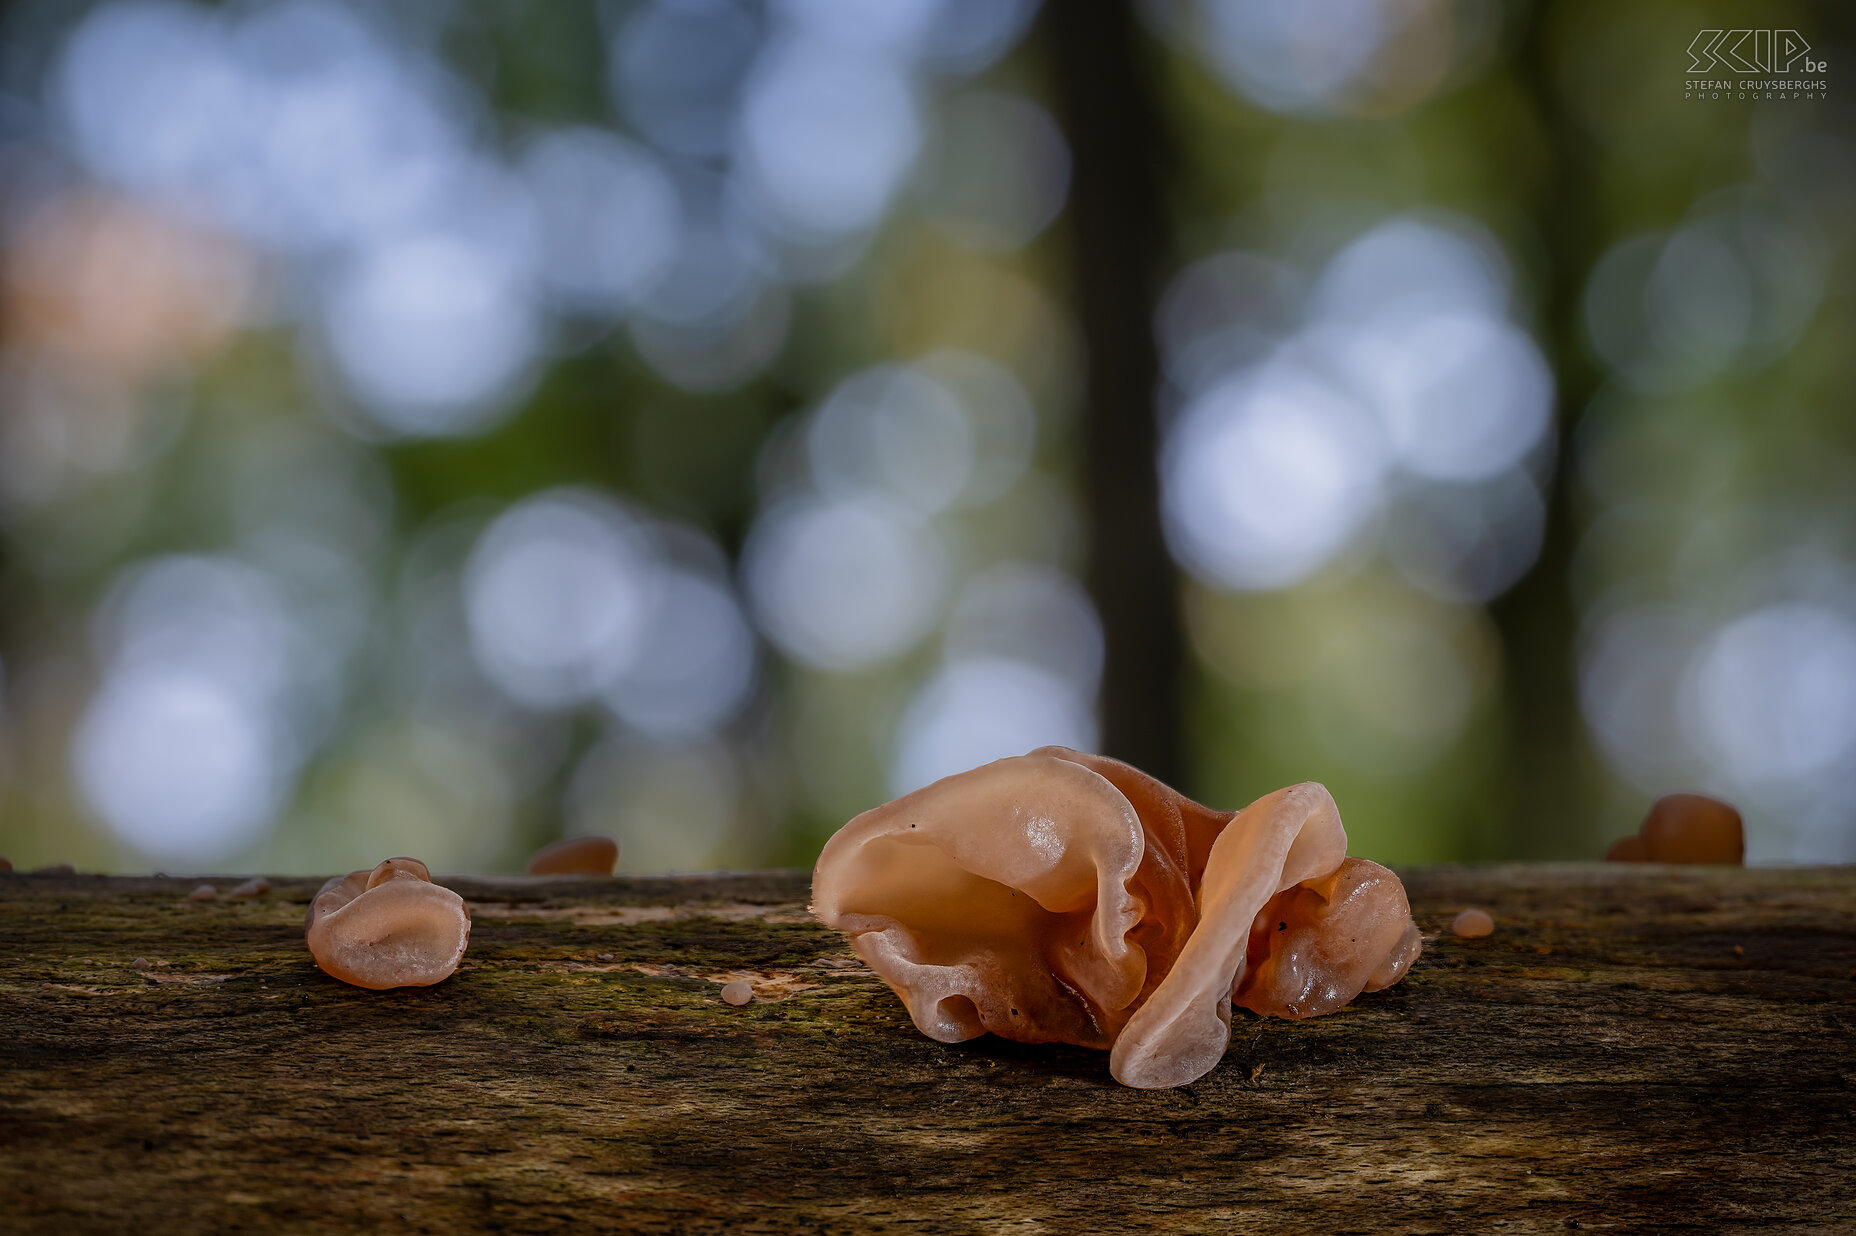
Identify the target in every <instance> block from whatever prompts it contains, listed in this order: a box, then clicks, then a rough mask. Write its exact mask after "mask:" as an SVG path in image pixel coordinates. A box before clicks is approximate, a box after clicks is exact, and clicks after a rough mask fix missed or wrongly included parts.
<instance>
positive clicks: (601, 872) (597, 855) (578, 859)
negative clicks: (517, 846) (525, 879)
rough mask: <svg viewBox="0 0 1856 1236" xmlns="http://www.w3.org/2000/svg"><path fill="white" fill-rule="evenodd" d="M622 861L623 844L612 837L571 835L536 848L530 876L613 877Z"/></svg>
mask: <svg viewBox="0 0 1856 1236" xmlns="http://www.w3.org/2000/svg"><path fill="white" fill-rule="evenodd" d="M618 861H619V843H618V842H616V841H614V840H613V839H612V838H610V837H597V836H588V837H569V838H568V839H567V840H565V841H557V842H555V843H554V844H553V845H550V846H543V847H542V848H541V849H539V850H536V851H535V855H534V857H533V858H531V859H529V860H528V866H527V867H525V868H523V870H525V871H526V872H528V874H529V875H591V876H609V875H611V874H612V869H613V867H615V866H616V865H617V864H618Z"/></svg>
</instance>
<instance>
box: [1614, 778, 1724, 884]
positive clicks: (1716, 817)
mask: <svg viewBox="0 0 1856 1236" xmlns="http://www.w3.org/2000/svg"><path fill="white" fill-rule="evenodd" d="M1605 859H1606V861H1608V862H1614V863H1712V864H1716V865H1721V866H1729V867H1738V866H1740V865H1742V864H1743V863H1745V862H1746V834H1745V830H1744V828H1743V826H1742V824H1741V821H1740V813H1739V812H1738V811H1736V810H1735V809H1734V807H1733V805H1732V804H1731V803H1725V802H1722V801H1721V800H1720V799H1718V798H1710V797H1708V796H1707V795H1706V794H1665V795H1663V796H1662V797H1661V798H1659V799H1657V800H1656V802H1655V803H1654V804H1653V805H1652V806H1651V807H1650V814H1649V815H1647V816H1645V817H1644V821H1643V827H1642V828H1640V829H1639V830H1638V831H1637V834H1636V835H1635V836H1633V837H1625V838H1623V839H1621V840H1619V841H1617V842H1615V843H1614V844H1613V845H1612V846H1611V848H1610V849H1609V850H1606V851H1605Z"/></svg>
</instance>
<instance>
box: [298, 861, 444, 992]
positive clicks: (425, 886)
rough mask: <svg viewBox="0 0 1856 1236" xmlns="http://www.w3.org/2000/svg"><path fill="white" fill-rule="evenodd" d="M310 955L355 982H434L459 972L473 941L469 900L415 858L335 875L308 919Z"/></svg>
mask: <svg viewBox="0 0 1856 1236" xmlns="http://www.w3.org/2000/svg"><path fill="white" fill-rule="evenodd" d="M303 927H304V938H305V940H306V941H307V943H308V945H309V952H310V956H312V957H314V958H315V959H316V964H317V965H319V966H321V967H322V968H323V970H325V971H327V972H328V973H329V974H331V975H333V976H334V977H336V978H338V979H340V980H341V981H342V982H344V983H352V984H354V985H355V986H356V987H368V988H372V989H374V990H383V989H385V988H389V987H429V986H430V985H432V984H433V983H439V982H443V981H444V980H445V979H447V978H449V977H451V975H452V974H453V973H454V972H455V971H456V970H457V968H458V963H459V962H460V961H462V960H463V958H464V948H465V946H466V945H467V944H468V943H469V942H470V913H469V911H468V910H466V908H465V906H464V899H463V898H462V897H460V896H458V895H457V894H456V893H454V892H452V891H451V890H450V889H448V888H444V887H441V886H440V885H437V884H434V883H432V873H431V872H429V871H427V870H426V866H425V864H424V863H422V862H420V861H419V860H418V859H416V858H389V859H388V860H387V861H386V862H384V863H381V864H380V865H379V866H378V867H375V868H374V869H373V870H372V871H356V872H352V873H350V874H348V875H346V876H336V877H335V878H334V879H332V880H330V881H329V882H328V883H327V884H324V885H323V886H322V891H321V892H319V893H317V894H316V898H315V900H314V901H312V902H310V905H309V913H308V915H307V916H306V917H305V918H304V920H303Z"/></svg>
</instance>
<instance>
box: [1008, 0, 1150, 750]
mask: <svg viewBox="0 0 1856 1236" xmlns="http://www.w3.org/2000/svg"><path fill="white" fill-rule="evenodd" d="M1040 37H1041V38H1042V41H1043V48H1044V52H1045V54H1046V55H1047V57H1048V58H1049V62H1050V66H1051V69H1052V75H1053V79H1054V82H1053V84H1054V87H1055V89H1054V96H1055V101H1056V104H1057V107H1058V110H1059V113H1060V115H1061V117H1062V120H1063V123H1064V129H1065V132H1066V134H1067V135H1068V137H1069V141H1070V150H1071V156H1072V172H1071V182H1070V206H1069V220H1068V226H1069V236H1070V242H1071V246H1072V248H1071V254H1072V257H1071V272H1070V282H1071V289H1072V295H1073V297H1074V303H1075V312H1076V316H1077V319H1078V321H1079V322H1080V323H1081V326H1082V334H1083V343H1084V346H1085V347H1086V349H1087V351H1088V359H1087V362H1086V366H1085V373H1084V377H1085V382H1086V384H1087V392H1086V395H1085V401H1084V408H1083V426H1084V429H1083V488H1084V501H1085V503H1086V505H1087V522H1088V531H1089V544H1090V559H1089V586H1090V590H1091V591H1092V592H1093V593H1094V595H1095V602H1096V606H1097V608H1098V609H1099V610H1100V611H1101V615H1102V624H1103V631H1104V634H1105V636H1106V638H1107V646H1108V648H1107V662H1106V664H1105V666H1104V672H1103V679H1102V712H1103V739H1102V746H1103V749H1104V750H1105V751H1106V752H1107V753H1108V754H1110V755H1113V756H1116V757H1118V758H1120V759H1124V760H1127V761H1128V762H1130V763H1132V764H1134V765H1136V766H1137V767H1140V768H1142V769H1145V770H1146V771H1147V772H1149V773H1151V774H1153V775H1154V776H1156V777H1159V778H1161V779H1162V780H1164V781H1167V782H1170V783H1173V784H1178V783H1179V782H1180V779H1181V776H1182V774H1183V772H1184V767H1183V761H1182V759H1181V752H1180V698H1181V692H1180V655H1181V638H1180V604H1179V583H1178V577H1177V576H1176V574H1175V572H1174V570H1173V565H1172V560H1171V559H1170V558H1169V557H1168V555H1167V550H1166V543H1165V541H1164V539H1163V537H1162V535H1161V530H1160V482H1159V472H1158V454H1157V451H1158V444H1159V443H1158V439H1159V434H1158V428H1157V426H1156V423H1155V417H1154V410H1155V408H1154V397H1155V392H1156V389H1157V385H1158V379H1159V360H1158V357H1157V355H1156V352H1155V347H1154V334H1153V314H1154V306H1155V300H1156V296H1157V292H1158V289H1159V287H1160V278H1161V273H1162V272H1161V269H1160V267H1161V263H1162V262H1163V261H1164V260H1165V259H1166V257H1167V256H1168V252H1169V246H1168V244H1167V243H1166V232H1167V222H1166V210H1165V208H1164V205H1163V198H1162V191H1161V163H1162V152H1163V151H1164V150H1165V149H1166V148H1167V142H1166V134H1165V133H1164V131H1163V126H1162V122H1161V119H1160V115H1159V111H1158V109H1157V108H1156V106H1155V104H1154V100H1153V92H1152V90H1151V88H1150V85H1149V83H1148V80H1147V76H1146V73H1147V64H1146V62H1145V53H1146V52H1147V50H1148V49H1147V45H1146V42H1145V39H1144V38H1143V36H1142V33H1141V31H1140V29H1139V28H1138V25H1137V23H1136V21H1135V19H1134V13H1133V9H1132V6H1131V5H1130V4H1128V3H1127V2H1126V0H1088V2H1086V3H1063V4H1049V5H1046V6H1045V7H1044V15H1043V19H1042V30H1041V32H1040Z"/></svg>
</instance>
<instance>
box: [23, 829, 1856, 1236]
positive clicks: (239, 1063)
mask: <svg viewBox="0 0 1856 1236" xmlns="http://www.w3.org/2000/svg"><path fill="white" fill-rule="evenodd" d="M1402 874H1403V875H1404V876H1405V880H1406V884H1407V887H1408V889H1409V891H1410V894H1411V900H1412V907H1413V911H1414V913H1415V915H1416V917H1417V920H1418V923H1419V924H1420V926H1421V927H1422V928H1423V929H1424V930H1425V932H1426V933H1427V934H1429V935H1432V936H1437V937H1439V938H1438V939H1437V940H1436V941H1435V942H1434V943H1433V944H1431V945H1430V946H1429V947H1428V948H1427V949H1426V951H1425V953H1424V956H1423V958H1422V959H1421V960H1420V961H1419V963H1418V965H1417V966H1416V967H1415V968H1414V969H1413V971H1412V972H1411V974H1410V976H1409V977H1408V978H1407V979H1406V981H1405V982H1404V983H1402V984H1401V985H1400V986H1398V987H1395V988H1393V989H1391V990H1389V991H1386V992H1381V993H1376V994H1372V995H1368V996H1364V997H1362V998H1361V999H1360V1000H1358V1001H1357V1002H1356V1003H1355V1004H1354V1005H1352V1006H1350V1007H1349V1008H1346V1009H1343V1010H1342V1011H1341V1012H1339V1013H1336V1014H1334V1015H1332V1016H1329V1017H1324V1018H1316V1019H1310V1020H1306V1021H1299V1022H1282V1021H1267V1020H1261V1019H1258V1018H1256V1017H1254V1016H1252V1015H1250V1014H1248V1013H1246V1012H1244V1011H1242V1010H1240V1011H1239V1012H1238V1013H1237V1014H1236V1016H1235V1017H1234V1020H1233V1035H1232V1043H1231V1047H1230V1050H1229V1051H1228V1052H1227V1054H1226V1057H1225V1061H1224V1063H1223V1064H1222V1065H1221V1066H1220V1067H1219V1068H1218V1069H1216V1070H1215V1071H1214V1072H1213V1073H1211V1074H1210V1075H1208V1076H1207V1077H1205V1078H1204V1079H1203V1080H1201V1081H1200V1082H1198V1083H1195V1084H1194V1085H1192V1086H1189V1087H1184V1088H1182V1089H1180V1090H1177V1091H1151V1092H1149V1091H1136V1090H1128V1089H1126V1088H1123V1087H1120V1086H1117V1085H1116V1084H1114V1083H1113V1082H1112V1081H1111V1080H1110V1078H1109V1076H1108V1071H1107V1058H1106V1056H1105V1055H1104V1054H1102V1053H1100V1052H1093V1051H1086V1050H1083V1049H1079V1048H1066V1047H1050V1046H1045V1047H1024V1046H1019V1045H1016V1044H1011V1043H1006V1042H1003V1041H1001V1040H997V1039H992V1038H982V1039H978V1040H974V1041H972V1042H970V1043H966V1044H961V1045H959V1046H954V1047H948V1046H943V1045H941V1044H938V1043H934V1042H931V1041H930V1040H928V1039H926V1038H924V1037H922V1036H921V1035H920V1034H918V1033H917V1032H916V1031H915V1029H914V1027H913V1026H912V1025H911V1024H910V1023H909V1019H908V1017H907V1015H906V1013H905V1012H904V1011H903V1009H902V1006H901V1004H900V1003H899V1002H898V1001H897V1000H896V998H895V997H894V996H893V995H892V994H891V993H890V992H889V991H888V990H887V989H886V988H884V987H883V986H882V984H881V983H879V982H878V981H877V980H876V979H875V978H874V977H873V976H871V975H870V974H869V973H868V971H866V970H865V969H864V968H863V967H862V965H861V964H860V963H859V962H858V961H857V960H856V958H855V957H853V956H852V955H851V954H850V953H849V951H848V950H847V949H846V948H845V947H844V941H843V938H842V937H841V936H839V935H838V934H837V933H835V932H832V931H829V930H826V929H825V928H823V927H822V926H820V925H819V924H817V923H816V922H814V921H812V920H811V918H810V917H809V916H808V915H807V914H806V912H805V899H806V892H807V888H806V881H805V878H804V876H803V875H801V874H797V873H764V874H734V875H717V876H709V877H685V878H664V879H626V878H618V879H609V880H588V879H577V880H548V879H545V878H536V879H512V880H446V879H444V877H440V879H441V880H443V882H445V883H447V884H449V885H450V886H451V887H453V888H455V889H457V891H458V892H460V893H461V894H462V895H463V896H464V897H465V898H466V899H467V900H468V901H469V902H470V903H471V906H472V909H473V914H474V923H473V926H472V932H471V945H470V951H469V952H468V953H467V954H466V956H465V959H464V963H463V966H462V967H461V968H460V970H459V971H458V973H457V974H456V975H454V976H453V977H452V978H450V979H448V980H447V981H445V982H444V983H441V984H439V985H437V986H435V987H431V988H422V989H405V990H396V991H383V992H370V991H362V990H359V989H356V988H352V987H348V986H346V985H344V984H342V983H339V982H337V981H336V980H334V979H331V978H329V977H328V976H327V975H324V974H322V973H321V972H320V971H319V970H317V969H316V967H315V965H314V963H313V962H312V961H311V960H310V958H309V955H308V953H307V952H306V950H305V949H304V947H303V937H302V921H303V912H304V908H305V906H306V905H307V903H308V900H309V898H310V897H311V896H313V894H314V893H315V890H316V889H317V888H318V887H319V886H320V881H319V880H308V879H302V880H293V879H273V887H272V890H271V891H270V892H269V893H267V894H264V895H262V896H259V897H256V898H253V899H250V900H232V899H229V898H227V897H225V896H223V895H221V896H220V897H218V898H217V899H215V900H213V901H202V902H190V901H187V900H186V894H187V892H188V891H189V890H190V889H191V888H192V887H194V886H195V885H196V884H197V883H198V881H197V880H170V879H161V878H146V879H142V878H107V877H84V876H44V875H5V876H0V1216H4V1219H5V1221H4V1223H3V1224H0V1226H4V1227H5V1228H6V1229H7V1230H9V1231H11V1230H22V1231H45V1232H61V1233H62V1232H82V1231H96V1232H104V1231H108V1232H118V1231H125V1230H135V1231H138V1232H196V1231H213V1230H276V1231H291V1232H335V1231H344V1232H350V1231H356V1230H366V1231H382V1232H420V1231H424V1232H448V1231H460V1230H479V1229H486V1228H507V1229H510V1230H520V1231H540V1232H549V1231H561V1232H568V1231H573V1232H588V1231H591V1232H607V1231H610V1232H664V1233H671V1232H677V1233H682V1232H697V1233H700V1232H722V1231H729V1232H740V1231H749V1232H754V1231H766V1232H789V1231H797V1232H904V1231H906V1232H912V1233H923V1232H927V1233H936V1232H948V1233H953V1232H982V1231H987V1232H990V1231H1046V1232H1071V1231H1075V1232H1095V1231H1110V1230H1114V1231H1137V1232H1140V1231H1152V1232H1162V1231H1167V1232H1171V1231H1209V1230H1227V1229H1228V1230H1242V1231H1255V1232H1304V1231H1310V1230H1321V1231H1348V1230H1357V1231H1384V1232H1433V1231H1467V1230H1475V1231H1493V1230H1506V1231H1549V1230H1550V1231H1567V1230H1575V1225H1576V1229H1577V1230H1585V1231H1595V1230H1628V1231H1646V1230H1662V1229H1667V1230H1691V1231H1699V1230H1706V1231H1762V1230H1768V1229H1771V1230H1775V1231H1776V1230H1779V1229H1781V1228H1783V1229H1784V1230H1787V1231H1819V1232H1831V1231H1841V1230H1851V1229H1852V1228H1853V1227H1856V1168H1852V1166H1851V1165H1852V1163H1856V1119H1853V1117H1852V1111H1853V1109H1856V1093H1853V1086H1856V871H1852V870H1850V869H1836V870H1814V871H1772V870H1752V871H1734V870H1721V869H1702V868H1667V867H1656V866H1643V867H1639V866H1635V865H1632V866H1628V867H1620V866H1615V865H1614V866H1612V867H1609V868H1603V867H1597V866H1563V867H1544V866H1542V867H1524V866H1515V867H1491V868H1480V869H1474V868H1434V869H1429V870H1419V871H1411V872H1406V873H1402ZM215 883H216V884H219V885H222V886H223V887H221V889H220V892H221V893H222V894H223V893H224V892H225V891H227V890H229V889H230V888H231V887H232V885H233V884H235V883H237V881H236V879H234V878H231V877H228V878H226V879H224V880H218V881H215ZM1469 905H1477V906H1481V907H1484V908H1486V909H1488V910H1490V911H1491V912H1493V913H1494V915H1495V916H1496V918H1497V920H1498V922H1499V924H1500V928H1499V930H1498V931H1497V932H1496V934H1495V935H1494V936H1492V937H1489V938H1487V939H1480V940H1462V939H1457V938H1455V937H1453V936H1451V935H1449V933H1448V931H1447V927H1448V924H1449V923H1450V921H1451V918H1452V917H1453V916H1454V915H1455V914H1456V913H1457V912H1458V911H1459V910H1461V909H1463V908H1464V907H1465V906H1469ZM137 958H144V959H146V962H147V965H146V968H140V969H138V968H136V966H135V964H134V963H135V960H136V959H137ZM734 979H742V980H745V981H747V982H749V983H750V984H751V985H753V987H754V988H755V991H756V995H757V997H758V998H757V999H756V1000H755V1001H754V1002H753V1003H751V1004H749V1005H746V1006H743V1007H732V1006H730V1005H728V1004H725V1003H723V1002H722V1000H721V999H720V991H721V986H722V984H723V983H725V982H728V981H731V980H734Z"/></svg>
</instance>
